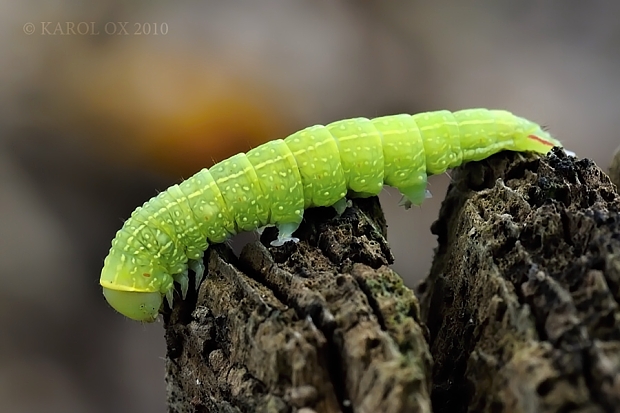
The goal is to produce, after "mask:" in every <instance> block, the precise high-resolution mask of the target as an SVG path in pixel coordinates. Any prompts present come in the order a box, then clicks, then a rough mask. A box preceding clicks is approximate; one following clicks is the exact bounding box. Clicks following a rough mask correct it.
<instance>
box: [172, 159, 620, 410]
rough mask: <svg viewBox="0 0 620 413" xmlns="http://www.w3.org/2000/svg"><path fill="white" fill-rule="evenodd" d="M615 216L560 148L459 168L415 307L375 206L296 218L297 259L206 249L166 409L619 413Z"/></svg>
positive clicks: (598, 174) (615, 201) (263, 250)
mask: <svg viewBox="0 0 620 413" xmlns="http://www.w3.org/2000/svg"><path fill="white" fill-rule="evenodd" d="M619 211H620V197H619V196H618V194H617V192H616V188H615V187H614V186H613V184H611V182H610V180H609V178H608V177H607V176H606V175H605V174H604V173H603V172H602V171H601V170H600V169H598V168H597V167H596V166H595V165H594V164H593V163H592V162H591V161H588V160H576V159H575V158H571V157H567V156H566V155H565V154H564V153H563V152H562V151H559V150H554V151H553V152H552V153H551V154H550V155H548V156H547V157H544V158H538V157H535V156H527V155H522V154H515V153H502V154H498V155H495V156H493V157H491V158H489V159H487V160H484V161H481V162H476V163H471V164H468V165H466V166H464V167H462V168H458V169H457V170H456V171H454V172H453V183H452V185H451V186H450V188H449V191H448V194H447V197H446V200H445V201H444V203H443V205H442V208H441V212H440V217H439V219H438V220H437V221H436V222H435V223H434V224H433V227H432V231H433V233H435V234H436V235H437V236H438V247H437V248H436V251H435V258H434V261H433V265H432V268H431V272H430V274H429V275H428V277H427V278H426V280H425V282H424V283H423V284H422V285H421V286H420V287H419V289H418V294H419V296H420V297H421V305H419V304H418V301H417V299H416V297H415V295H414V294H413V292H412V291H411V290H409V289H408V288H406V287H405V286H404V285H403V284H402V280H401V279H400V277H398V275H397V274H395V273H394V272H392V271H391V270H390V269H389V264H391V263H392V255H391V253H390V251H389V248H388V245H387V242H386V241H385V231H386V229H385V228H386V226H385V221H384V218H383V215H382V212H381V210H380V206H379V203H378V200H377V199H376V198H371V199H363V200H355V201H354V202H353V206H352V207H351V208H348V209H347V210H346V211H345V213H344V214H343V215H342V216H340V217H335V214H334V212H333V210H331V209H327V208H317V209H313V210H308V211H306V220H305V223H304V225H303V226H302V228H301V230H300V232H299V233H298V235H299V237H300V239H301V241H300V242H299V243H298V244H291V243H287V244H286V245H284V246H283V247H280V248H275V247H266V245H269V242H270V241H271V240H272V239H273V238H274V233H273V232H272V231H265V233H264V234H263V236H262V239H261V241H262V243H261V242H255V243H253V244H249V245H248V246H246V248H245V249H244V250H243V252H242V253H241V255H240V257H239V258H236V257H235V256H234V255H233V254H232V252H231V251H230V249H228V248H227V247H226V246H216V247H214V248H211V249H210V250H209V252H208V255H207V258H206V263H207V265H208V277H207V279H206V280H205V281H203V282H202V284H201V287H200V289H199V291H198V293H197V294H196V293H195V292H194V293H193V294H192V293H190V295H189V296H188V297H187V299H186V300H185V301H181V300H177V303H176V304H175V306H174V308H173V309H172V310H171V311H170V312H169V313H167V314H165V317H164V319H165V325H166V340H167V345H168V354H167V375H166V380H167V383H168V403H169V411H170V412H299V413H309V412H355V413H359V412H364V413H365V412H368V413H374V412H430V411H434V412H457V413H458V412H493V413H496V412H569V411H571V412H572V411H579V412H613V411H620V376H619V372H620V324H619V323H618V320H619V319H620V311H619V309H618V304H617V303H618V299H619V295H620V259H619V254H620V218H619ZM426 325H428V327H429V328H428V330H427V328H426ZM429 331H430V334H429ZM429 349H430V350H429ZM431 354H432V359H433V360H434V365H433V362H432V361H431Z"/></svg>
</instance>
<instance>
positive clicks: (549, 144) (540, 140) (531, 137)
mask: <svg viewBox="0 0 620 413" xmlns="http://www.w3.org/2000/svg"><path fill="white" fill-rule="evenodd" d="M528 138H530V139H533V140H535V141H538V142H540V143H542V144H543V145H548V146H551V147H553V146H555V144H553V142H549V141H546V140H544V139H543V138H539V137H538V136H536V135H529V136H528Z"/></svg>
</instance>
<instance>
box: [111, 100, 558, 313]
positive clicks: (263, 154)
mask: <svg viewBox="0 0 620 413" xmlns="http://www.w3.org/2000/svg"><path fill="white" fill-rule="evenodd" d="M553 146H561V144H560V142H559V141H557V140H556V139H554V138H552V137H551V136H550V135H549V134H548V133H547V132H546V131H544V130H542V128H541V127H540V126H539V125H537V124H535V123H533V122H530V121H528V120H526V119H523V118H520V117H517V116H515V115H513V114H511V113H510V112H506V111H502V110H488V109H467V110H461V111H458V112H449V111H446V110H441V111H435V112H425V113H419V114H416V115H407V114H401V115H392V116H383V117H378V118H374V119H366V118H355V119H345V120H341V121H337V122H333V123H330V124H328V125H326V126H321V125H317V126H311V127H308V128H305V129H303V130H301V131H299V132H296V133H293V134H292V135H290V136H288V137H287V138H285V139H284V140H281V139H279V140H274V141H271V142H267V143H265V144H264V145H261V146H259V147H257V148H254V149H252V150H250V151H249V152H248V153H247V154H244V153H241V154H238V155H235V156H233V157H231V158H229V159H226V160H224V161H222V162H220V163H218V164H216V165H214V166H213V167H212V168H210V169H203V170H201V171H199V172H198V173H196V174H195V175H194V176H192V177H190V178H189V179H187V180H185V181H183V182H181V183H180V184H178V185H173V186H171V187H170V188H168V189H167V190H166V191H164V192H162V193H160V194H159V195H157V196H156V197H154V198H152V199H151V200H150V201H148V202H146V203H145V204H144V205H143V206H141V207H139V208H137V209H136V210H135V211H134V213H132V215H131V217H130V218H129V219H128V220H127V221H126V222H125V223H124V225H123V227H122V228H121V229H120V230H119V231H118V232H117V234H116V237H115V238H114V240H113V241H112V248H111V249H110V252H109V254H108V256H107V257H106V259H105V261H104V266H103V270H102V272H101V279H100V284H101V285H102V287H103V293H104V296H105V298H106V300H107V301H108V303H109V304H110V305H111V306H112V307H113V308H115V309H116V310H117V311H119V312H120V313H122V314H124V315H125V316H127V317H129V318H131V319H134V320H139V321H153V320H155V318H156V317H157V314H158V312H159V310H160V308H161V305H162V302H163V299H164V297H166V299H167V300H168V301H169V302H170V303H171V302H172V297H173V285H174V282H177V283H178V284H179V285H180V286H181V292H182V296H183V297H184V296H185V294H186V292H187V290H188V288H189V278H188V270H189V269H192V270H193V271H194V272H196V288H197V287H198V284H199V283H200V281H201V279H202V276H203V273H204V265H203V264H202V257H203V254H204V251H205V250H206V249H207V247H208V246H209V244H212V243H221V242H224V241H225V240H226V239H227V238H228V237H230V236H231V235H234V234H236V233H238V232H241V231H251V230H255V229H258V228H260V227H263V226H265V225H275V226H276V227H277V228H278V232H279V235H278V239H277V240H275V241H274V242H272V244H273V245H282V244H283V243H284V242H287V241H290V240H293V241H296V238H293V233H294V232H295V230H296V229H297V228H298V227H299V225H300V224H301V221H302V219H303V211H304V209H307V208H311V207H316V206H334V207H335V208H336V209H337V211H338V212H339V213H341V212H342V211H344V208H346V205H347V202H348V201H347V197H368V196H373V195H377V194H378V193H379V192H380V191H381V189H382V188H383V185H389V186H393V187H395V188H397V189H398V190H400V192H401V193H402V194H403V202H402V204H403V205H404V206H405V207H409V206H411V205H418V204H420V203H422V201H423V200H424V199H425V198H427V197H428V191H427V190H426V185H427V175H434V174H440V173H443V172H445V171H446V170H447V169H450V168H454V167H456V166H458V165H461V164H462V163H465V162H470V161H477V160H481V159H484V158H486V157H488V156H490V155H492V154H494V153H496V152H499V151H502V150H513V151H522V152H537V153H546V152H548V151H549V150H550V149H551V148H552V147H553Z"/></svg>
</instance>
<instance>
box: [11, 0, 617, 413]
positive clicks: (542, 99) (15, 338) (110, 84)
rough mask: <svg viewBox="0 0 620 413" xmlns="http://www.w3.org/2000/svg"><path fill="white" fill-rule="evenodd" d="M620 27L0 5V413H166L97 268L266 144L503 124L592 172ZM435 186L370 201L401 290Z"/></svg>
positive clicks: (521, 12) (584, 13) (261, 10)
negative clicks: (432, 120) (208, 171)
mask: <svg viewBox="0 0 620 413" xmlns="http://www.w3.org/2000/svg"><path fill="white" fill-rule="evenodd" d="M619 15H620V3H617V2H616V3H614V2H605V1H590V2H587V3H585V2H577V1H571V2H567V1H559V0H556V1H547V2H540V1H533V0H521V1H518V2H515V1H507V0H503V1H501V0H487V1H476V0H474V1H469V2H462V1H458V0H439V1H433V2H422V1H414V0H410V1H404V0H395V1H391V2H385V1H380V0H365V1H339V0H333V1H325V0H324V1H321V0H314V1H307V0H298V1H290V0H260V1H258V0H255V1H252V2H250V1H247V0H246V1H234V0H227V1H208V2H202V3H199V2H193V1H178V2H175V3H174V4H172V3H170V2H163V1H144V0H137V1H131V2H127V1H121V0H106V1H103V0H96V1H91V2H88V3H84V2H78V1H73V0H54V1H47V2H43V1H16V0H13V1H7V0H0V22H1V24H0V242H1V246H0V282H2V289H1V291H0V331H1V333H0V411H3V412H46V413H54V412H62V413H72V412H93V413H100V412H133V413H135V412H165V411H166V408H165V386H164V379H163V375H164V363H163V357H164V355H165V346H164V339H163V328H162V325H161V323H156V324H154V325H141V324H139V323H135V322H131V321H128V320H126V319H125V318H123V317H122V316H120V315H119V314H117V313H115V312H114V311H113V310H112V309H110V308H109V307H107V305H106V303H105V302H104V300H103V298H102V296H101V292H100V287H99V285H98V279H99V273H100V270H101V266H102V262H103V258H104V257H105V255H106V254H107V251H108V249H109V246H110V241H111V240H112V238H113V236H114V234H115V232H116V231H117V230H118V229H119V228H120V226H121V225H122V222H123V219H125V218H127V217H128V216H129V214H130V213H131V211H132V210H133V209H134V208H135V207H136V206H138V205H140V204H141V203H142V202H144V201H145V200H147V199H148V198H150V197H151V196H152V195H154V194H156V193H157V191H158V190H163V189H165V188H166V187H167V186H169V185H170V184H172V183H175V182H178V181H179V180H180V179H182V178H187V177H188V176H190V175H191V174H193V173H194V172H196V171H198V170H199V169H200V168H202V167H209V166H211V165H212V164H213V163H214V161H218V160H221V159H223V158H226V157H228V156H230V155H233V154H235V153H237V152H240V151H247V150H248V149H250V148H251V147H255V146H257V145H259V144H260V143H262V142H264V141H266V140H269V139H274V138H283V137H285V136H287V135H288V134H290V133H292V132H295V131H297V130H298V129H301V128H303V127H305V126H309V125H312V124H316V123H321V124H325V123H328V122H331V121H334V120H338V119H342V118H346V117H355V116H366V117H374V116H380V115H386V114H394V113H398V112H409V113H415V112H419V111H425V110H436V109H442V108H445V109H450V110H457V109H463V108H469V107H490V108H503V109H507V110H510V111H513V112H515V113H517V114H519V115H522V116H524V117H527V118H531V119H532V120H535V121H537V122H539V123H542V124H545V125H547V126H548V127H549V129H550V130H551V131H552V132H553V133H554V134H555V136H557V137H558V138H559V139H561V140H562V141H563V142H564V143H565V145H566V146H567V147H568V148H570V149H571V150H573V151H575V152H576V153H577V154H578V155H579V156H580V157H588V158H590V159H592V160H594V161H595V162H596V163H597V164H598V165H599V166H601V167H602V168H605V169H606V168H607V167H608V166H609V163H610V161H611V154H612V152H613V150H614V149H615V148H616V147H617V146H618V144H619V143H620V139H619V136H620V134H619V133H618V130H619V128H620V116H619V115H620V25H618V16H619ZM91 22H92V23H91ZM119 22H127V23H126V24H124V23H119ZM80 24H81V25H80ZM124 30H126V32H124ZM448 181H449V178H448V177H447V176H446V175H442V176H437V177H433V178H431V186H430V190H431V192H432V193H433V195H434V197H433V198H432V199H430V200H428V201H427V202H426V203H425V204H424V205H422V206H421V207H419V208H415V209H413V210H410V211H404V210H403V209H400V208H398V207H397V204H398V201H399V199H400V196H399V195H398V194H396V193H395V192H394V191H384V193H383V194H382V196H381V201H382V205H383V207H384V210H385V212H386V215H387V219H388V224H389V241H390V243H391V246H392V248H393V251H394V253H395V256H396V263H395V264H394V268H395V269H396V271H398V272H399V273H400V274H401V275H402V276H403V277H404V278H405V280H406V282H407V284H408V285H409V286H412V287H413V286H414V285H415V284H416V283H417V282H418V281H419V280H420V279H421V278H423V277H424V276H425V275H426V273H427V271H428V269H429V267H430V262H431V258H432V250H433V248H434V246H435V238H434V237H433V236H432V235H431V233H430V225H431V223H432V222H433V221H434V220H435V219H436V217H437V213H438V209H439V205H440V203H441V201H442V199H443V197H444V194H445V190H446V187H447V184H448ZM248 237H249V239H252V238H254V237H255V236H253V235H249V236H248Z"/></svg>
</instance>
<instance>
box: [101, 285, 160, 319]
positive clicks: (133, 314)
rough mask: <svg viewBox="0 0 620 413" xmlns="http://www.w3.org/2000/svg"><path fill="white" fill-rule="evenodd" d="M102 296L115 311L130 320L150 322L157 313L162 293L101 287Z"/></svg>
mask: <svg viewBox="0 0 620 413" xmlns="http://www.w3.org/2000/svg"><path fill="white" fill-rule="evenodd" d="M103 296H104V297H105V299H106V300H107V302H108V304H110V305H111V306H112V308H114V309H115V310H116V311H118V312H119V313H121V314H122V315H124V316H125V317H129V318H131V319H132V320H136V321H144V322H147V323H151V322H153V321H155V319H156V318H157V315H158V314H159V308H160V307H161V304H162V301H163V295H162V294H161V293H160V292H158V291H156V292H153V293H145V292H139V291H122V290H114V289H112V288H106V287H103Z"/></svg>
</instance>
